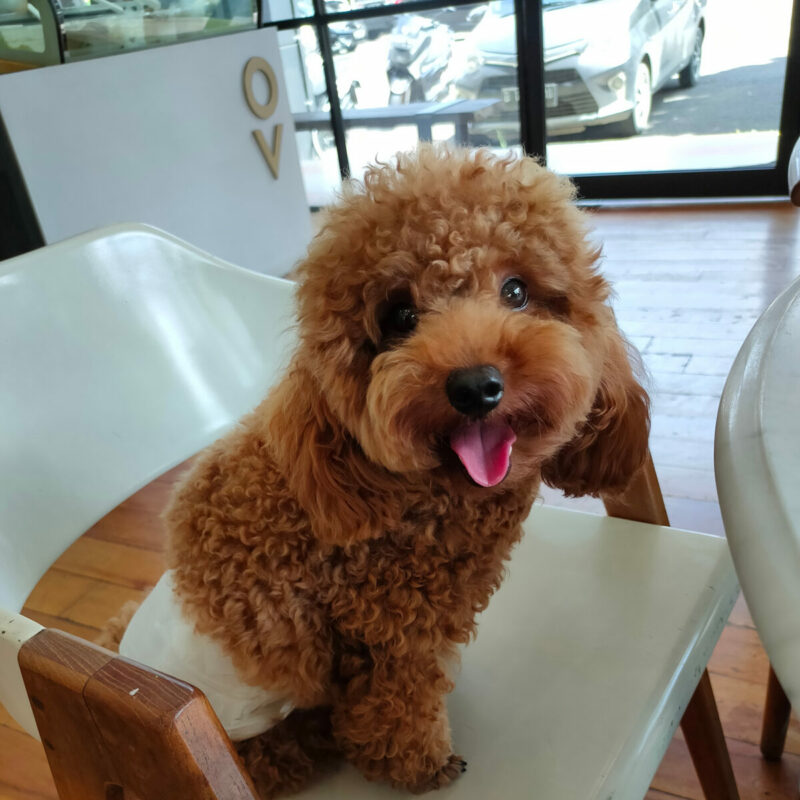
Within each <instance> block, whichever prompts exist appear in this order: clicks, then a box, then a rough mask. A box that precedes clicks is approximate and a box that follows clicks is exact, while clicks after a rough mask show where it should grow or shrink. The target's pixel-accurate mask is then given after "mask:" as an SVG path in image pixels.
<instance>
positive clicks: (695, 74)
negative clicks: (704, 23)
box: [678, 28, 705, 89]
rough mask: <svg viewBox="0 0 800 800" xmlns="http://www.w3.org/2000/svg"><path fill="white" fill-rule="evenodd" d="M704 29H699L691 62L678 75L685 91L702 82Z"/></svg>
mask: <svg viewBox="0 0 800 800" xmlns="http://www.w3.org/2000/svg"><path fill="white" fill-rule="evenodd" d="M704 38H705V37H704V35H703V29H702V28H698V29H697V33H696V34H695V37H694V50H692V58H691V61H689V63H688V64H687V65H686V66H685V67H684V68H683V69H682V70H681V71H680V72H679V73H678V82H679V83H680V85H681V86H682V87H683V88H684V89H688V88H689V87H690V86H696V85H697V81H698V80H700V59H701V58H702V57H703V39H704Z"/></svg>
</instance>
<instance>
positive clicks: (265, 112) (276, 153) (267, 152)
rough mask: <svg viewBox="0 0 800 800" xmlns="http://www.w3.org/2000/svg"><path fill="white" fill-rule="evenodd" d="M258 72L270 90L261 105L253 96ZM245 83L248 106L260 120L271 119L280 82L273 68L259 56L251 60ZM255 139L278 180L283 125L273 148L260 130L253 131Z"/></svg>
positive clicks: (278, 127)
mask: <svg viewBox="0 0 800 800" xmlns="http://www.w3.org/2000/svg"><path fill="white" fill-rule="evenodd" d="M256 72H260V73H261V74H262V75H263V76H264V77H265V78H266V80H267V87H268V89H269V95H268V100H267V102H266V103H260V102H259V101H258V100H257V99H256V97H255V95H254V94H253V76H254V75H255V74H256ZM242 77H243V83H244V96H245V99H246V100H247V105H248V106H249V107H250V110H251V111H252V112H253V113H254V114H255V115H256V116H257V117H258V118H259V119H269V118H270V117H271V116H272V114H273V113H274V111H275V109H276V108H277V106H278V81H277V80H276V78H275V72H274V71H273V69H272V67H271V66H270V65H269V64H268V63H267V62H266V61H265V60H264V59H263V58H259V57H258V56H254V57H253V58H251V59H250V60H249V61H248V62H247V64H246V65H245V68H244V75H243V76H242ZM253 138H254V139H255V140H256V144H257V145H258V149H259V150H261V153H262V155H263V156H264V159H265V160H266V162H267V166H268V167H269V170H270V172H271V173H272V175H273V177H274V178H275V180H277V179H278V167H279V162H280V157H281V140H282V138H283V125H282V124H281V123H278V124H277V125H276V126H275V129H274V131H273V133H272V147H270V146H269V145H268V144H267V140H266V139H265V138H264V134H263V133H262V132H261V131H260V130H254V131H253Z"/></svg>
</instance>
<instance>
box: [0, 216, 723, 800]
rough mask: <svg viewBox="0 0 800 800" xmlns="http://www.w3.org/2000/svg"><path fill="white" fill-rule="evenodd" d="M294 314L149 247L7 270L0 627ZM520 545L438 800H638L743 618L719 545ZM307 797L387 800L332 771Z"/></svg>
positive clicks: (256, 362)
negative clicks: (724, 641)
mask: <svg viewBox="0 0 800 800" xmlns="http://www.w3.org/2000/svg"><path fill="white" fill-rule="evenodd" d="M289 300H290V287H289V285H288V284H286V283H285V282H281V281H276V280H275V279H269V278H264V277H263V276H260V275H255V274H253V273H247V272H244V271H241V270H237V269H235V268H233V267H230V266H229V265H225V264H222V263H220V262H218V261H216V260H215V259H213V258H211V257H209V256H207V255H205V254H202V253H200V252H199V251H196V250H194V249H193V248H189V247H186V246H185V245H183V244H181V243H180V242H178V241H177V240H174V239H172V238H171V237H168V236H165V235H164V234H160V233H157V232H155V231H152V230H147V229H144V228H141V227H133V228H115V229H112V230H110V231H109V230H107V231H100V232H97V233H96V234H93V235H87V236H84V237H78V238H77V239H74V240H71V241H69V242H66V243H63V244H60V245H55V246H53V247H50V248H45V249H44V250H42V251H39V252H38V253H34V254H30V255H28V256H23V257H21V258H19V259H15V260H13V261H11V262H7V263H6V264H4V265H0V326H2V327H0V330H2V332H3V335H2V337H0V343H1V344H0V348H2V349H0V369H2V370H3V374H4V376H7V375H9V372H8V371H7V370H8V368H9V367H11V368H13V369H14V370H15V371H14V372H12V373H11V374H12V375H14V376H15V377H14V379H13V380H12V381H8V382H6V383H5V389H4V390H3V394H2V395H0V425H2V426H3V429H4V431H3V436H2V437H0V442H2V444H0V447H2V448H3V449H2V451H1V452H0V481H2V483H3V487H4V488H3V490H2V491H3V494H4V497H9V498H11V500H12V502H11V503H10V505H8V509H6V506H3V511H2V512H0V587H1V588H0V606H5V607H6V608H10V609H12V610H14V611H16V610H17V609H18V608H19V607H21V605H22V603H23V602H24V599H25V597H26V595H27V593H28V592H29V591H30V589H31V588H32V587H33V585H34V583H35V582H36V580H38V578H39V576H40V575H41V574H42V573H43V572H44V570H45V569H46V567H47V565H48V564H49V563H50V562H51V561H52V560H53V559H54V558H55V557H57V555H58V554H59V553H60V552H61V551H62V550H63V549H64V548H65V547H66V546H67V545H68V544H69V543H70V542H71V541H72V539H74V538H75V537H76V536H78V535H79V534H80V533H81V532H82V531H83V530H85V529H86V528H88V527H89V526H90V525H91V524H92V523H93V522H94V521H95V520H96V519H98V518H99V517H100V516H102V515H103V514H104V513H105V512H107V511H108V510H109V509H110V508H112V507H113V506H115V505H116V504H117V503H118V502H119V501H120V500H121V499H122V498H123V497H125V496H127V495H129V494H131V493H132V492H133V491H134V490H136V489H137V488H139V487H140V486H141V485H143V484H144V483H146V482H148V481H149V480H150V479H151V478H152V477H153V476H154V475H156V474H158V473H159V472H161V471H163V470H164V469H166V468H168V467H170V466H171V465H173V464H175V463H177V462H179V461H181V460H183V459H184V458H186V457H187V456H188V455H190V454H191V453H193V452H195V451H196V450H197V449H199V448H200V447H202V446H203V445H205V444H207V443H208V442H210V441H211V440H212V439H213V438H215V437H216V436H218V435H219V434H220V433H221V432H223V431H224V430H225V429H226V428H227V427H228V426H229V425H231V424H232V423H233V422H234V421H235V420H236V419H237V418H238V417H239V416H240V415H241V414H242V413H243V412H245V411H246V410H247V409H248V408H250V407H251V406H252V405H254V404H255V403H256V402H257V401H258V400H259V399H260V398H261V396H262V395H263V394H264V393H265V391H266V389H267V387H268V385H269V384H270V383H271V382H272V381H274V379H275V377H276V375H277V373H278V367H279V364H280V363H282V362H285V361H286V356H287V354H288V351H289V349H290V346H291V336H289V337H287V338H284V339H280V338H279V332H280V331H282V330H284V329H285V328H286V326H287V323H288V320H289V319H290V302H289ZM12 304H13V305H12ZM14 308H16V309H17V310H16V311H14V313H13V314H12V323H11V325H10V330H11V336H10V338H9V336H8V335H6V330H8V329H9V323H8V314H9V309H14ZM28 320H30V321H29V322H28ZM15 326H16V327H15ZM46 390H49V391H46ZM7 434H8V435H7ZM9 481H12V482H11V483H9ZM526 530H527V533H526V536H525V538H524V539H523V542H522V543H521V544H520V545H519V547H518V548H517V550H516V551H515V553H514V556H513V559H512V562H511V565H510V569H509V573H510V574H509V577H508V579H507V580H506V582H505V583H504V585H503V586H502V588H501V589H500V591H499V592H498V594H497V595H496V596H495V597H494V598H493V600H492V602H491V604H490V606H489V609H488V610H487V611H486V612H485V613H484V614H483V615H482V618H481V621H480V626H479V635H478V638H477V641H476V642H475V643H473V644H472V645H470V646H469V647H468V648H466V650H465V651H464V655H463V668H462V671H461V674H460V675H459V677H458V679H457V688H456V690H455V692H454V693H453V695H452V696H451V697H450V698H449V703H448V705H449V709H450V716H451V723H452V728H453V736H454V740H455V744H456V747H457V750H458V752H460V753H461V754H462V755H464V756H465V757H466V758H467V760H468V761H469V769H468V771H467V773H466V774H465V775H464V776H463V777H461V778H460V779H459V780H458V781H457V782H456V783H455V784H454V785H453V786H451V787H448V788H446V789H444V790H442V791H441V792H440V795H441V796H445V795H447V796H454V797H459V798H465V799H466V798H475V800H478V798H480V800H487V798H503V800H505V799H506V798H521V797H535V798H537V800H591V798H597V800H607V798H609V797H611V796H613V797H614V798H615V800H623V799H624V798H631V800H633V799H634V798H635V799H636V800H639V799H640V798H642V797H643V796H644V794H645V793H646V792H647V788H648V786H649V783H650V781H651V779H652V776H653V774H654V772H655V770H656V769H657V767H658V764H659V763H660V761H661V758H662V756H663V754H664V752H665V750H666V748H667V745H668V743H669V741H670V739H671V737H672V735H673V733H674V731H675V728H676V727H677V725H678V724H679V722H680V719H681V716H682V714H683V711H684V709H685V708H686V705H687V703H688V701H689V699H690V697H691V695H692V693H693V691H694V689H695V687H696V685H697V681H698V679H699V678H700V676H701V674H702V672H703V669H704V668H705V665H706V663H707V661H708V658H709V656H710V654H711V651H712V649H713V647H714V645H715V643H716V641H717V639H718V637H719V634H720V633H721V631H722V628H723V626H724V624H725V621H726V620H727V617H728V614H729V611H730V609H731V607H732V605H733V603H734V601H735V599H736V595H737V591H738V587H737V584H736V578H735V575H734V570H733V564H732V562H731V559H730V556H729V553H728V549H727V545H726V543H725V541H724V540H722V539H718V538H715V537H711V536H706V535H702V534H693V533H688V532H684V531H678V530H674V529H669V528H660V527H657V526H650V525H642V524H639V523H634V522H628V521H625V520H618V519H610V518H607V517H602V516H594V515H587V514H582V513H579V512H572V511H566V510H563V509H553V508H546V507H541V506H540V507H537V508H536V509H535V510H534V512H533V513H532V515H531V518H530V519H529V520H528V522H527V523H526ZM28 539H32V540H33V544H34V546H30V547H29V546H28V544H27V542H28ZM0 640H2V637H0ZM5 645H6V646H8V645H9V642H5ZM3 658H4V651H2V650H0V674H9V671H10V670H9V667H8V664H9V663H10V661H9V660H6V661H5V663H4V662H3ZM5 658H6V659H8V656H7V653H6V656H5ZM9 691H11V689H9V687H8V686H7V685H6V686H4V685H3V683H2V681H0V696H3V695H2V693H3V692H5V693H6V694H5V697H8V692H9ZM19 691H21V690H20V689H19V688H18V689H17V692H18V699H19ZM22 701H23V702H26V701H25V698H24V695H23V696H22ZM301 796H302V797H306V798H314V797H319V798H322V797H325V798H343V799H344V798H347V800H351V799H352V800H357V798H367V797H370V798H375V797H385V798H387V800H388V798H396V797H397V796H398V793H397V792H396V790H393V789H391V788H389V787H386V786H381V785H377V784H373V783H367V782H366V781H364V780H363V778H362V777H361V776H360V775H358V774H357V773H356V772H355V770H353V769H351V768H344V769H342V770H341V771H340V772H338V773H337V774H335V775H334V776H332V777H330V778H328V779H326V780H325V781H323V782H321V783H319V784H317V785H316V786H314V787H312V788H310V789H309V790H308V791H307V792H305V793H303V794H302V795H301ZM437 796H438V795H437Z"/></svg>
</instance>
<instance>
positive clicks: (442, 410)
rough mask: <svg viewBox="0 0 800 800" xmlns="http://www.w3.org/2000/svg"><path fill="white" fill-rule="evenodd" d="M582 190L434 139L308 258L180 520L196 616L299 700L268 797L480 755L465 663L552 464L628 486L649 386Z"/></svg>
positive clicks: (179, 511)
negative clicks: (262, 361)
mask: <svg viewBox="0 0 800 800" xmlns="http://www.w3.org/2000/svg"><path fill="white" fill-rule="evenodd" d="M573 194H574V192H573V188H572V186H571V184H570V183H569V182H568V181H567V180H566V179H563V178H559V177H557V176H556V175H554V174H553V173H551V172H549V171H547V170H546V169H544V168H543V167H541V166H539V165H538V164H537V163H536V162H535V161H534V160H532V159H529V158H524V159H512V158H508V159H505V160H503V159H500V158H498V157H496V156H494V155H492V154H491V153H489V152H486V151H477V152H468V151H462V150H455V149H449V150H446V149H443V148H437V147H433V146H424V147H422V148H420V150H419V151H418V152H417V153H415V154H413V155H402V156H398V159H397V163H396V165H394V166H388V165H383V166H378V167H374V168H372V169H370V170H368V171H367V174H366V177H365V180H364V185H363V186H361V185H353V186H349V187H346V188H345V190H344V195H343V197H342V199H341V201H340V202H339V203H338V204H337V205H336V206H335V207H333V208H332V209H330V210H329V211H328V212H327V215H326V219H325V224H324V227H323V228H322V230H321V232H320V233H319V235H318V236H317V237H316V238H315V239H314V241H313V242H312V243H311V245H310V248H309V251H308V256H307V258H306V259H305V261H303V263H302V264H301V265H300V267H299V270H298V277H299V288H298V293H297V297H298V304H299V309H298V318H299V345H298V348H297V351H296V352H295V354H294V357H293V360H292V362H291V365H290V367H289V369H288V371H287V372H286V374H285V375H284V377H283V379H282V380H281V381H280V383H279V384H278V385H277V386H276V387H275V389H274V390H273V391H272V392H271V394H270V395H269V396H268V397H267V399H266V400H265V401H264V402H263V403H262V404H261V405H260V406H259V407H258V408H257V409H256V410H255V411H254V412H253V413H252V414H250V415H249V416H248V417H246V418H245V419H244V420H243V421H242V422H241V424H240V425H239V426H238V427H237V428H236V430H235V431H233V432H232V433H231V434H229V435H228V436H226V437H225V438H224V439H222V440H221V441H219V442H217V443H216V444H215V445H214V446H212V447H211V448H210V449H209V450H208V451H207V452H206V453H205V454H204V455H203V456H202V457H201V458H200V460H199V461H198V463H197V464H196V466H195V467H194V469H193V470H192V473H191V475H190V476H189V478H188V479H187V480H186V481H185V483H184V484H183V486H182V487H181V488H180V489H179V491H178V493H177V495H176V497H175V499H174V502H173V504H172V507H171V509H170V510H169V512H168V515H167V523H168V527H169V536H170V556H169V562H170V567H171V568H172V569H173V570H174V576H175V578H174V580H175V586H176V591H177V593H178V596H179V597H180V598H181V601H182V603H183V608H184V610H185V612H186V614H187V615H188V616H189V617H190V618H191V619H192V620H194V621H195V622H196V625H197V629H198V630H199V631H200V632H202V633H205V634H209V635H210V636H212V637H214V638H215V639H216V640H217V641H218V642H220V643H222V646H223V647H224V649H225V651H226V652H227V653H228V654H230V655H231V656H232V658H233V660H234V663H235V664H236V667H237V668H238V670H239V671H240V673H241V675H242V676H243V678H244V679H245V680H246V681H248V682H250V683H252V684H257V685H260V686H264V687H269V688H274V689H278V690H280V691H282V692H285V693H286V694H287V696H289V697H291V698H292V701H293V704H294V707H295V708H296V709H297V710H296V711H294V712H293V713H292V714H290V716H289V717H288V718H287V719H286V720H284V721H283V722H282V723H279V724H278V726H277V727H276V728H273V729H271V730H269V731H267V733H265V734H263V735H261V736H258V737H255V738H252V739H250V740H248V741H245V742H243V743H241V744H240V745H239V751H240V753H241V755H242V757H243V759H244V761H245V763H246V765H247V766H248V768H249V769H250V771H251V773H252V775H253V777H254V779H255V781H256V784H257V786H258V787H259V790H260V791H261V792H262V793H263V794H264V795H265V796H272V795H274V794H275V793H277V792H284V791H294V790H297V789H298V788H300V786H302V785H303V784H304V782H305V781H307V780H308V779H309V778H310V777H311V775H312V773H314V771H315V770H316V769H317V767H318V766H319V765H320V764H322V763H323V762H325V761H326V760H327V757H328V756H329V755H330V754H331V753H333V752H337V753H341V754H342V755H343V756H344V757H345V758H346V759H347V760H348V761H350V762H351V763H353V764H355V765H356V767H358V769H359V770H361V772H362V773H363V774H364V775H365V776H366V777H367V778H369V779H380V780H386V781H390V782H391V783H392V784H394V785H396V786H400V787H405V788H407V789H410V790H411V791H414V792H422V791H426V790H428V789H435V788H438V787H441V786H444V785H446V784H447V783H449V782H450V781H452V780H453V779H455V778H456V777H458V775H460V773H461V772H462V771H463V769H464V762H463V761H462V760H461V758H460V757H459V756H457V755H455V754H454V753H453V746H452V743H451V738H450V729H449V725H448V720H447V712H446V707H445V695H446V694H447V693H448V692H449V691H450V690H451V689H452V688H453V682H452V680H451V677H450V676H449V673H448V664H450V663H452V660H453V659H454V657H456V656H457V653H456V651H457V646H458V645H461V644H465V643H467V642H468V641H469V640H470V637H471V636H472V635H473V634H474V632H475V627H476V615H477V613H478V612H480V611H481V610H482V609H484V608H486V606H487V604H488V602H489V598H490V596H491V595H492V593H493V592H494V591H495V590H496V589H497V588H498V586H499V585H500V582H501V579H502V576H503V562H504V561H505V560H506V559H508V558H509V556H510V554H511V550H512V548H513V546H514V544H515V542H517V540H518V539H519V537H520V534H521V528H520V523H521V522H522V520H523V519H524V518H525V517H526V515H527V514H528V511H529V509H530V507H531V504H532V502H533V500H534V498H535V497H536V494H537V491H538V488H539V484H540V481H542V480H544V481H545V482H546V483H548V484H550V485H553V486H557V487H561V488H562V489H564V490H565V491H566V492H567V493H569V494H573V495H577V494H585V493H589V494H597V493H598V492H600V491H601V490H602V491H604V492H605V491H613V490H619V489H622V488H624V487H625V485H626V484H627V483H628V481H629V480H630V478H631V476H632V474H633V473H634V472H635V471H636V470H637V469H638V468H639V466H640V465H641V464H642V462H643V459H644V457H645V453H646V446H647V435H648V427H649V415H648V401H647V396H646V394H645V392H644V390H643V389H642V387H641V386H640V385H639V383H638V382H637V381H636V379H635V377H634V374H633V371H632V368H631V365H630V363H629V360H628V354H627V353H628V348H627V346H626V343H625V341H624V339H623V337H622V336H621V334H620V332H619V330H618V328H617V326H616V323H615V320H614V315H613V313H612V311H611V309H610V308H609V306H608V304H607V301H608V296H609V286H608V284H607V283H606V281H605V280H604V279H603V278H602V277H601V276H599V275H598V274H597V271H596V262H597V260H598V256H599V251H598V250H597V249H596V248H595V247H594V246H592V245H591V244H590V243H589V242H588V241H587V237H586V228H585V221H584V218H583V216H582V214H581V212H580V211H578V210H577V209H576V208H575V206H574V205H573V203H572V200H573Z"/></svg>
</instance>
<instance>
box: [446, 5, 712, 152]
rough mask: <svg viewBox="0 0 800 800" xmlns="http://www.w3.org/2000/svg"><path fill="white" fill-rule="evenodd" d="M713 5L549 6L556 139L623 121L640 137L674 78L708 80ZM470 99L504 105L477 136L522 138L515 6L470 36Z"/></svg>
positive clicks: (621, 127) (549, 102)
mask: <svg viewBox="0 0 800 800" xmlns="http://www.w3.org/2000/svg"><path fill="white" fill-rule="evenodd" d="M704 12H705V0H543V27H544V62H545V73H544V82H545V105H546V113H547V132H548V133H549V134H557V133H575V132H579V131H581V130H583V129H585V128H587V127H589V126H591V125H607V124H609V123H615V127H616V133H618V134H621V135H634V134H637V133H641V131H642V130H644V129H645V128H646V126H647V122H648V119H649V117H650V107H651V102H652V95H653V93H654V92H656V91H658V90H659V89H660V88H661V87H662V86H663V85H664V84H665V83H666V82H667V81H668V80H669V79H670V78H671V77H672V76H673V75H676V74H677V75H678V77H679V80H680V84H681V85H682V86H684V87H688V86H694V85H695V84H696V83H697V80H698V77H699V74H700V58H701V55H702V48H703V39H704V38H705V32H706V23H705V15H704ZM456 85H457V88H458V91H459V94H460V95H461V96H462V97H470V98H479V97H480V98H488V97H497V99H498V103H497V105H496V106H495V107H493V109H492V112H491V114H490V116H489V117H487V118H486V119H484V120H483V121H482V122H480V123H476V126H475V128H474V132H475V133H478V132H480V134H483V135H484V136H485V137H487V138H488V139H489V140H492V141H497V140H500V141H501V142H502V141H511V140H513V139H514V138H515V137H517V138H518V136H519V121H518V120H519V115H518V108H519V88H518V86H519V84H518V82H517V38H516V28H515V18H514V0H495V2H492V3H490V4H489V10H488V11H487V13H486V14H485V16H484V17H483V19H482V20H481V21H480V23H478V25H477V27H476V28H475V30H474V31H473V32H472V34H471V41H470V52H469V55H468V57H467V59H466V69H465V72H464V73H463V74H462V75H461V76H460V77H459V78H458V79H457V81H456Z"/></svg>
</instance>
